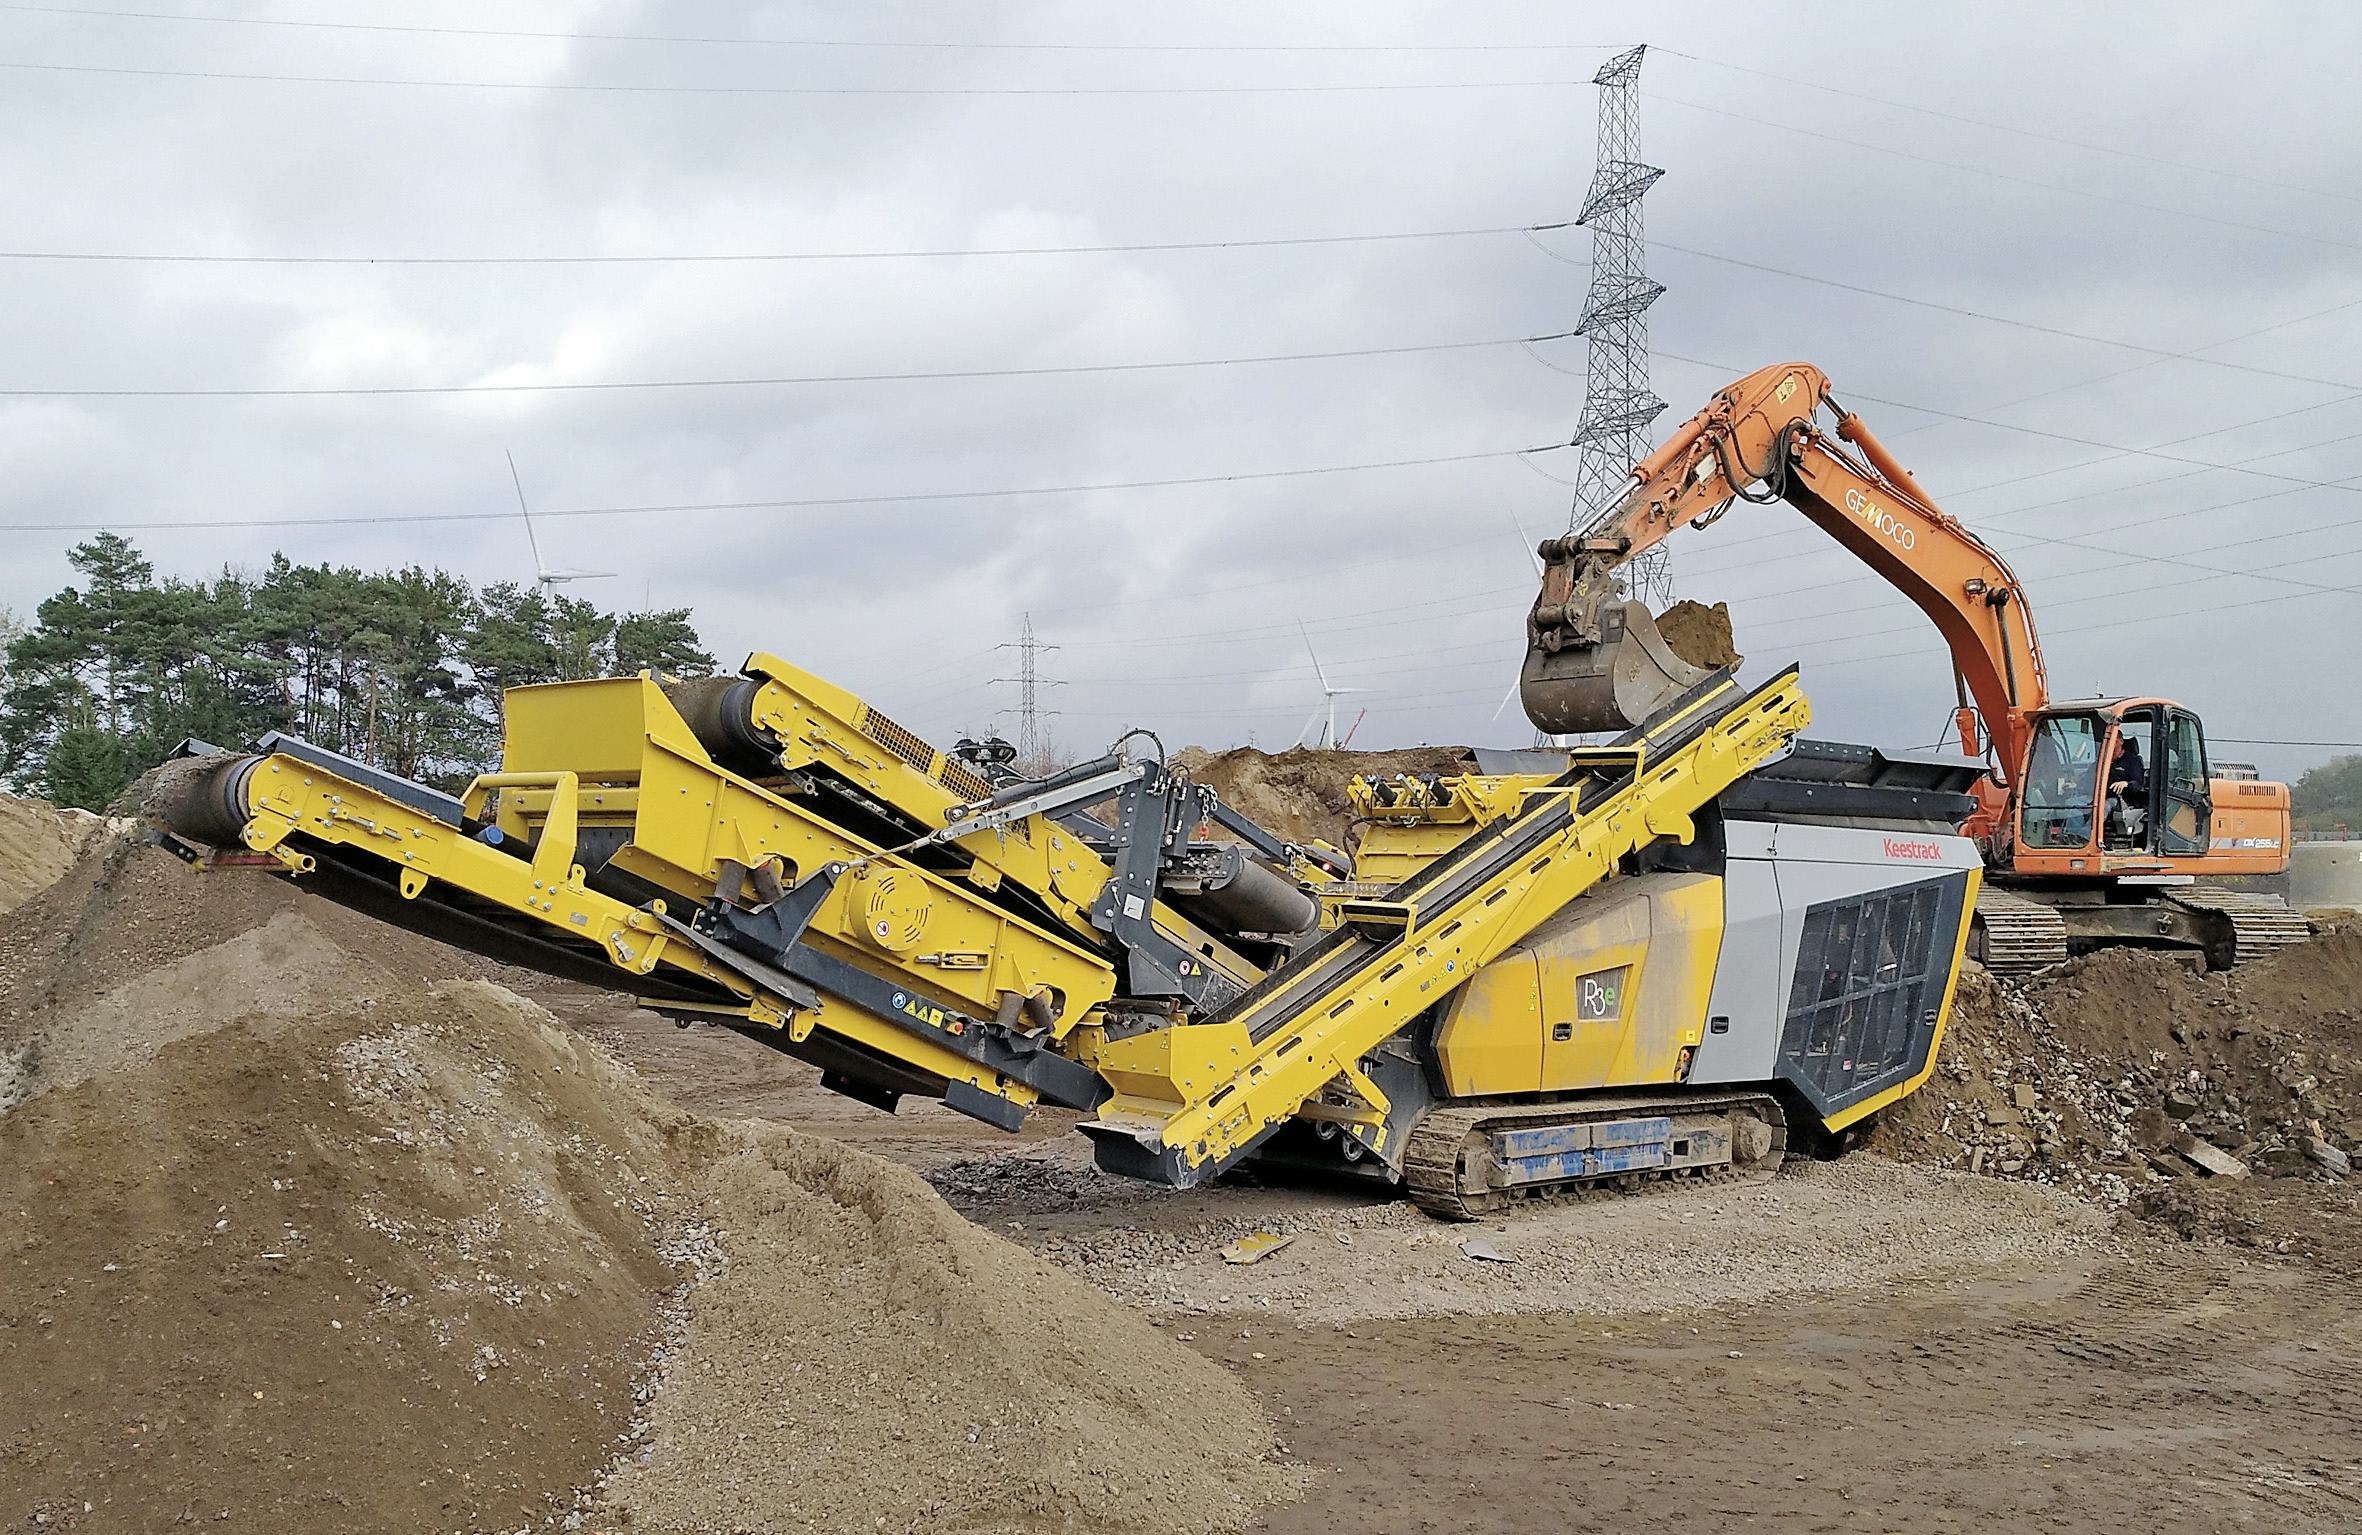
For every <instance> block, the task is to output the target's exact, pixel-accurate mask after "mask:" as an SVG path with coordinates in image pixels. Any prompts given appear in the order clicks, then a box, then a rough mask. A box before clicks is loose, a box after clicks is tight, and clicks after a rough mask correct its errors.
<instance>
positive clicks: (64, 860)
mask: <svg viewBox="0 0 2362 1535" xmlns="http://www.w3.org/2000/svg"><path fill="white" fill-rule="evenodd" d="M105 825H106V823H105V822H104V821H102V820H100V819H99V818H98V817H97V816H94V815H92V814H91V813H90V812H89V811H87V810H60V809H58V808H57V807H56V806H55V805H51V804H48V803H46V802H44V801H41V800H37V799H18V798H16V797H15V796H13V795H7V794H0V912H10V911H14V910H16V908H18V907H19V906H22V905H23V904H24V903H25V902H26V901H28V900H30V899H31V898H32V897H33V896H34V895H36V894H38V893H39V892H40V891H42V890H44V889H46V888H48V886H49V885H50V884H51V883H52V882H54V881H55V880H57V879H58V878H59V877H60V876H62V875H63V874H64V873H65V872H66V871H67V870H68V869H70V868H72V867H73V866H74V861H75V860H76V859H78V858H80V857H81V856H82V850H83V849H84V848H86V847H88V846H89V845H90V843H91V840H92V839H93V838H95V837H96V836H97V835H98V833H99V831H100V829H101V828H103V827H104V826H105Z"/></svg>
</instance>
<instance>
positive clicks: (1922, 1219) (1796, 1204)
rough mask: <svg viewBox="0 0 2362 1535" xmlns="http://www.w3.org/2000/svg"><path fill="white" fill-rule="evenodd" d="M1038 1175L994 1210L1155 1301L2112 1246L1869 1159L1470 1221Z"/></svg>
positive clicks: (1658, 1300)
mask: <svg viewBox="0 0 2362 1535" xmlns="http://www.w3.org/2000/svg"><path fill="white" fill-rule="evenodd" d="M1042 1173H1043V1177H1044V1179H1045V1180H1046V1181H1047V1182H1049V1183H1051V1184H1052V1185H1054V1186H1059V1187H1061V1189H1062V1191H1063V1192H1064V1193H1065V1195H1066V1201H1067V1202H1066V1210H1067V1212H1068V1213H1067V1214H1065V1215H1064V1216H1062V1217H1061V1218H1060V1219H1058V1220H1057V1221H1055V1222H1054V1223H1040V1224H1037V1223H1028V1222H1023V1221H1016V1222H1011V1221H1006V1220H1004V1221H1001V1222H999V1223H998V1224H999V1225H1000V1227H1001V1229H1003V1230H1004V1231H1008V1232H1009V1234H1010V1235H1012V1236H1014V1237H1015V1238H1016V1239H1017V1240H1019V1241H1021V1242H1025V1243H1027V1244H1028V1245H1030V1246H1032V1247H1034V1249H1035V1250H1036V1251H1038V1252H1040V1253H1041V1254H1042V1255H1043V1256H1044V1257H1046V1258H1048V1259H1050V1260H1051V1261H1052V1262H1055V1263H1060V1264H1063V1265H1066V1266H1069V1267H1071V1268H1074V1269H1076V1270H1078V1271H1080V1272H1081V1273H1083V1274H1084V1275H1085V1276H1087V1277H1088V1278H1089V1279H1090V1280H1091V1282H1092V1283H1093V1284H1095V1285H1098V1286H1099V1287H1100V1288H1102V1289H1104V1290H1106V1291H1108V1292H1109V1293H1111V1294H1113V1295H1116V1296H1118V1297H1120V1298H1122V1299H1124V1300H1126V1301H1129V1302H1131V1303H1133V1304H1135V1305H1140V1306H1143V1307H1147V1308H1150V1309H1153V1310H1161V1311H1180V1312H1185V1313H1204V1312H1219V1313H1257V1312H1268V1313H1270V1314H1272V1315H1284V1316H1286V1317H1288V1318H1290V1319H1291V1320H1298V1321H1305V1322H1329V1323H1346V1322H1354V1321H1363V1320H1375V1319H1380V1318H1393V1317H1410V1316H1437V1315H1475V1316H1488V1315H1498V1314H1501V1313H1505V1312H1531V1311H1582V1312H1593V1313H1608V1312H1621V1311H1661V1310H1665V1309H1668V1308H1673V1307H1680V1306H1695V1305H1718V1304H1726V1303H1730V1302H1734V1301H1759V1300H1764V1299H1768V1298H1771V1297H1775V1296H1781V1295H1790V1294H1798V1293H1803V1292H1810V1291H1827V1290H1832V1289H1837V1288H1845V1287H1853V1286H1859V1285H1874V1284H1888V1283H1895V1282H1908V1281H1926V1280H1939V1279H1943V1278H1945V1277H1948V1276H1955V1275H1961V1274H1969V1273H1990V1272H1994V1271H1996V1270H1998V1271H2002V1272H2012V1271H2022V1270H2024V1269H2027V1268H2030V1267H2034V1266H2040V1265H2057V1264H2059V1263H2061V1262H2067V1263H2070V1264H2071V1263H2074V1262H2076V1261H2077V1260H2080V1259H2084V1258H2087V1257H2093V1256H2097V1255H2100V1254H2102V1253H2104V1252H2107V1251H2109V1250H2111V1249H2112V1239H2111V1237H2110V1235H2109V1233H2110V1229H2111V1226H2110V1222H2109V1219H2108V1217H2107V1216H2106V1215H2105V1214H2104V1213H2102V1212H2100V1211H2098V1210H2095V1209H2093V1208H2091V1207H2090V1206H2089V1205H2088V1204H2085V1203H2083V1202H2081V1201H2078V1200H2075V1199H2072V1198H2070V1197H2068V1196H2065V1195H2063V1194H2059V1193H2057V1192H2055V1191H2052V1190H2048V1189H2042V1188H2037V1187H2030V1186H2025V1185H2015V1184H2004V1183H1998V1182H1995V1181H1994V1180H1992V1179H1986V1178H1972V1177H1967V1176H1963V1175H1959V1174H1949V1173H1940V1172H1933V1171H1928V1170H1924V1169H1920V1168H1914V1167H1906V1166H1904V1165H1902V1164H1900V1163H1895V1162H1889V1161H1887V1160H1885V1159H1883V1158H1879V1157H1872V1156H1853V1157H1848V1158H1846V1159H1844V1160H1842V1161H1837V1162H1820V1163H1801V1164H1796V1165H1794V1166H1792V1167H1791V1168H1790V1169H1789V1170H1788V1171H1786V1172H1783V1173H1782V1174H1780V1175H1779V1176H1778V1177H1775V1178H1769V1179H1760V1180H1755V1181H1749V1182H1730V1183H1706V1184H1699V1183H1682V1184H1661V1185H1653V1186H1648V1187H1644V1188H1643V1189H1641V1190H1640V1191H1638V1192H1634V1193H1629V1194H1615V1193H1611V1194H1601V1195H1596V1196H1593V1197H1590V1198H1585V1199H1577V1200H1569V1201H1564V1202H1560V1203H1556V1204H1550V1205H1541V1206H1528V1207H1526V1208H1524V1209H1522V1210H1519V1211H1516V1212H1514V1213H1512V1214H1510V1215H1509V1216H1507V1217H1505V1218H1503V1219H1501V1220H1498V1221H1492V1222H1484V1223H1478V1224H1474V1225H1451V1224H1447V1223H1444V1222H1440V1221H1437V1220H1434V1219H1431V1218H1430V1217H1428V1216H1425V1215H1422V1214H1420V1213H1419V1212H1418V1211H1416V1210H1414V1209H1412V1208H1411V1207H1410V1206H1408V1205H1406V1204H1402V1203H1399V1202H1387V1203H1367V1202H1352V1201H1346V1200H1334V1199H1333V1200H1328V1201H1312V1200H1306V1199H1302V1198H1290V1197H1287V1196H1286V1195H1285V1193H1284V1191H1268V1190H1231V1191H1228V1192H1229V1194H1230V1199H1229V1201H1228V1209H1229V1213H1227V1214H1222V1215H1212V1214H1211V1211H1212V1210H1215V1209H1220V1208H1221V1207H1220V1206H1207V1205H1203V1204H1200V1203H1198V1202H1196V1201H1189V1202H1182V1201H1168V1202H1164V1203H1162V1204H1161V1205H1160V1203H1159V1202H1156V1201H1147V1202H1138V1201H1135V1200H1131V1199H1125V1200H1124V1204H1125V1207H1126V1208H1125V1211H1124V1214H1125V1216H1126V1217H1127V1218H1126V1219H1124V1220H1122V1221H1121V1222H1112V1221H1111V1222H1107V1223H1104V1224H1102V1223H1098V1222H1095V1221H1093V1220H1092V1219H1091V1216H1090V1212H1089V1204H1090V1200H1089V1196H1088V1192H1087V1191H1088V1189H1089V1187H1090V1185H1089V1183H1088V1181H1086V1180H1088V1178H1089V1177H1090V1176H1091V1175H1089V1174H1078V1173H1076V1172H1074V1171H1072V1170H1069V1169H1065V1168H1060V1167H1057V1166H1055V1165H1051V1166H1045V1167H1043V1169H1042ZM1077 1189H1079V1190H1082V1191H1084V1192H1080V1193H1078V1192H1076V1190H1077ZM1118 1197H1121V1196H1120V1195H1119V1196H1118ZM1109 1213H1113V1212H1109ZM1258 1231H1263V1232H1272V1233H1277V1234H1280V1235H1285V1236H1289V1237H1292V1238H1293V1240H1292V1241H1290V1242H1289V1243H1288V1244H1287V1245H1286V1246H1284V1247H1282V1248H1280V1249H1279V1250H1278V1251H1276V1252H1274V1253H1272V1254H1271V1255H1270V1256H1269V1257H1266V1258H1264V1259H1262V1260H1261V1261H1260V1262H1257V1263H1254V1264H1252V1265H1238V1264H1233V1263H1229V1262H1226V1261H1225V1260H1224V1259H1223V1257H1222V1255H1221V1249H1222V1248H1223V1247H1224V1246H1225V1245H1226V1244H1228V1243H1230V1242H1232V1241H1235V1240H1236V1239H1238V1238H1240V1237H1243V1236H1247V1235H1249V1234H1251V1233H1254V1232H1258ZM1472 1247H1475V1248H1479V1249H1489V1250H1490V1251H1492V1252H1494V1253H1497V1254H1498V1255H1499V1260H1500V1261H1495V1260H1492V1259H1487V1258H1481V1257H1473V1256H1471V1254H1470V1249H1471V1248H1472Z"/></svg>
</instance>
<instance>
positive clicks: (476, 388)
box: [0, 331, 1574, 400]
mask: <svg viewBox="0 0 2362 1535" xmlns="http://www.w3.org/2000/svg"><path fill="white" fill-rule="evenodd" d="M1573 334H1574V332H1572V331H1553V332H1551V333H1549V334H1547V335H1540V336H1506V337H1502V338H1500V339H1498V340H1492V341H1431V342H1419V343H1414V344H1411V345H1406V346H1372V347H1348V348H1340V349H1337V350H1334V351H1326V352H1267V353H1262V354H1259V355H1255V356H1246V357H1180V358H1162V359H1158V360H1155V361H1151V362H1090V363H1055V364H1049V365H1046V366H1042V367H1037V368H943V369H933V370H910V371H903V372H892V373H802V374H779V375H774V376H770V377H757V378H659V379H593V380H585V381H577V382H570V383H546V384H351V385H340V384H323V385H310V384H303V385H290V386H287V387H284V388H188V389H177V388H153V389H0V399H11V400H122V399H130V400H281V399H315V398H353V397H357V396H371V395H454V394H590V393H603V392H612V391H617V390H632V389H753V388H769V387H774V386H780V385H802V384H905V383H919V382H925V381H929V380H946V379H976V378H1057V377H1063V376H1067V375H1071V374H1079V373H1154V372H1164V371H1169V370H1173V369H1181V368H1235V367H1251V366H1258V365H1261V364H1264V363H1281V362H1329V361H1335V360H1338V359H1342V358H1355V357H1400V356H1409V355H1411V354H1414V353H1422V352H1468V351H1479V350H1484V349H1488V348H1497V347H1509V346H1525V345H1528V344H1530V343H1535V342H1542V341H1561V340H1564V339H1565V338H1566V337H1568V336H1571V335H1573Z"/></svg>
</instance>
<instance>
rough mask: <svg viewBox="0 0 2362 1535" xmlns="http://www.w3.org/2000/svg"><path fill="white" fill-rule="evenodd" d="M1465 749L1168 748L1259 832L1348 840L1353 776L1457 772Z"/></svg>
mask: <svg viewBox="0 0 2362 1535" xmlns="http://www.w3.org/2000/svg"><path fill="white" fill-rule="evenodd" d="M1464 759H1465V753H1464V752H1463V751H1462V749H1461V748H1459V747H1456V746H1416V747H1410V748H1407V749H1405V750H1402V751H1385V752H1356V751H1324V750H1316V749H1314V748H1312V747H1309V746H1295V747H1290V748H1289V749H1288V750H1286V751H1284V752H1276V753H1274V752H1265V751H1258V750H1256V749H1255V748H1254V747H1252V746H1241V747H1237V748H1235V749H1233V750H1231V751H1226V752H1220V753H1214V752H1208V751H1206V750H1204V749H1203V748H1201V747H1195V746H1189V747H1184V748H1182V749H1181V750H1180V751H1177V752H1175V753H1174V754H1173V766H1174V767H1176V768H1180V769H1186V770H1187V771H1188V773H1189V775H1190V777H1192V778H1194V779H1196V780H1197V781H1198V782H1199V783H1202V784H1206V785H1208V786H1210V787H1211V788H1212V789H1213V790H1214V792H1215V793H1217V794H1219V795H1221V796H1222V803H1224V804H1226V805H1228V806H1230V807H1231V808H1232V809H1234V810H1236V811H1238V812H1239V813H1240V814H1242V815H1244V816H1245V817H1246V818H1247V819H1248V820H1250V821H1253V822H1255V823H1256V824H1257V825H1258V826H1261V827H1262V828H1263V829H1264V830H1266V831H1269V832H1272V833H1274V834H1276V835H1278V836H1281V837H1285V838H1287V839H1288V840H1290V841H1295V842H1302V841H1307V840H1318V841H1322V842H1326V843H1328V844H1329V845H1330V846H1332V847H1337V848H1343V847H1346V846H1347V837H1348V835H1349V832H1350V826H1351V821H1352V817H1353V810H1352V807H1351V806H1350V805H1349V804H1347V803H1346V799H1345V785H1346V784H1347V783H1348V782H1350V781H1351V780H1352V779H1353V778H1354V777H1356V776H1357V775H1358V776H1361V777H1384V776H1386V775H1389V774H1393V773H1458V772H1463V771H1465V761H1464Z"/></svg>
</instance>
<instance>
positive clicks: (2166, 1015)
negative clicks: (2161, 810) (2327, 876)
mask: <svg viewBox="0 0 2362 1535" xmlns="http://www.w3.org/2000/svg"><path fill="white" fill-rule="evenodd" d="M2358 1142H2362V928H2353V927H2348V928H2344V929H2338V930H2332V931H2330V932H2328V933H2326V934H2324V935H2322V936H2320V937H2318V938H2316V939H2315V940H2313V941H2312V942H2310V943H2306V944H2300V945H2298V946H2296V947H2295V948H2291V949H2287V950H2284V951H2282V952H2281V953H2279V954H2276V955H2273V956H2271V957H2269V958H2266V959H2264V960H2260V961H2257V962H2256V963H2254V964H2251V965H2246V966H2242V967H2240V968H2239V969H2236V970H2233V971H2231V972H2229V973H2227V974H2218V975H2201V974H2197V973H2195V972H2193V971H2192V970H2191V969H2190V968H2189V967H2188V966H2187V965H2186V964H2184V963H2182V962H2181V961H2180V960H2179V959H2177V958H2176V957H2174V956H2172V955H2169V954H2162V953H2148V952H2143V951H2139V950H2133V949H2114V950H2108V951H2104V952H2102V953H2099V954H2095V955H2092V956H2089V957H2087V958H2081V959H2076V960H2071V961H2069V962H2068V963H2066V964H2064V965H2060V966H2056V967H2053V968H2052V969H2051V970H2049V971H2047V972H2044V973H2043V974H2040V975H2038V976H2035V977H2034V978H2032V979H2031V980H2030V981H2028V982H2025V983H2022V984H2011V983H2006V982H2002V981H1998V980H1995V979H1994V978H1993V977H1991V976H1988V975H1986V974H1985V973H1984V972H1983V971H1981V970H1978V969H1976V968H1974V967H1973V966H1972V967H1971V968H1970V969H1969V970H1968V972H1967V973H1965V974H1964V975H1963V976H1962V979H1961V986H1960V991H1959V994H1958V997H1957V999H1956V1002H1955V1006H1954V1010H1953V1017H1952V1021H1951V1024H1950V1027H1949V1030H1948V1033H1947V1035H1946V1038H1945V1040H1944V1043H1943V1047H1942V1050H1941V1051H1940V1052H1939V1057H1938V1069H1937V1072H1936V1074H1935V1076H1934V1077H1933V1078H1932V1079H1931V1080H1930V1081H1929V1082H1928V1083H1927V1085H1926V1086H1925V1087H1924V1088H1923V1089H1921V1091H1920V1092H1919V1093H1918V1094H1917V1095H1916V1096H1914V1097H1912V1098H1909V1099H1906V1100H1905V1101H1904V1102H1902V1103H1901V1104H1898V1105H1897V1106H1896V1107H1895V1108H1893V1109H1891V1110H1889V1111H1888V1112H1887V1114H1886V1115H1884V1116H1883V1118H1882V1122H1881V1124H1880V1125H1879V1127H1878V1129H1877V1131H1876V1132H1875V1134H1874V1136H1873V1139H1872V1144H1873V1145H1874V1146H1876V1147H1878V1148H1879V1149H1883V1150H1885V1151H1887V1152H1889V1153H1890V1154H1892V1155H1895V1156H1898V1157H1902V1158H1905V1159H1907V1160H1913V1161H1920V1162H1925V1163H1930V1164H1932V1165H1935V1166H1939V1167H1957V1168H1961V1169H1964V1170H1967V1171H1970V1172H1976V1173H1981V1174H1985V1175H1987V1176H1994V1177H2003V1178H2018V1179H2023V1180H2026V1181H2030V1182H2036V1183H2044V1184H2051V1185H2054V1186H2057V1187H2060V1188H2064V1189H2067V1190H2069V1191H2071V1192H2074V1193H2077V1194H2080V1195H2082V1196H2084V1197H2087V1198H2091V1199H2094V1200H2096V1201H2098V1202H2099V1203H2101V1204H2103V1205H2106V1206H2108V1207H2111V1208H2117V1209H2123V1208H2128V1207H2137V1206H2139V1205H2140V1203H2141V1199H2142V1196H2143V1195H2144V1193H2146V1192H2148V1191H2150V1190H2153V1189H2154V1188H2155V1187H2156V1186H2158V1185H2160V1184H2162V1183H2166V1182H2169V1181H2201V1182H2207V1183H2231V1182H2238V1181H2241V1180H2248V1179H2249V1178H2250V1175H2251V1174H2252V1175H2254V1177H2255V1179H2257V1180H2264V1181H2288V1180H2299V1181H2302V1180H2314V1181H2319V1182H2331V1181H2335V1180H2337V1179H2341V1178H2343V1177H2345V1176H2347V1175H2348V1174H2349V1173H2350V1172H2351V1171H2352V1157H2351V1154H2350V1151H2351V1148H2353V1147H2354V1146H2355V1145H2356V1144H2357V1143H2358ZM2225 1197H2228V1196H2225Z"/></svg>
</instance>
